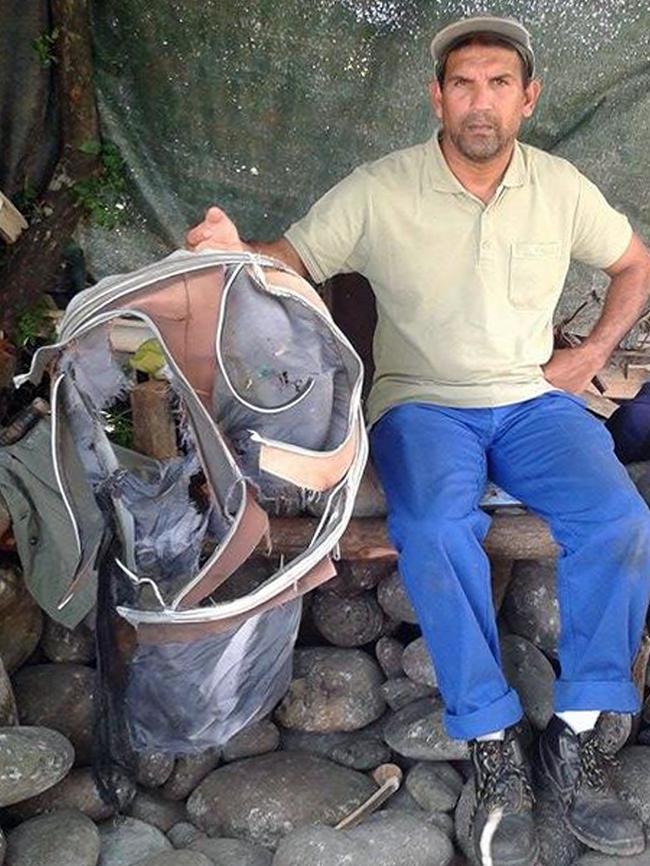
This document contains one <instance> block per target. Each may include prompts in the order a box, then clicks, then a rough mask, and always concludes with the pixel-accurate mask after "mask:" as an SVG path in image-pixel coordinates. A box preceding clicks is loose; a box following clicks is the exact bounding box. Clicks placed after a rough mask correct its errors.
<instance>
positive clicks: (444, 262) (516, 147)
mask: <svg viewBox="0 0 650 866" xmlns="http://www.w3.org/2000/svg"><path fill="white" fill-rule="evenodd" d="M432 54H433V58H434V61H435V70H436V76H435V80H434V81H433V82H432V84H431V100H432V104H433V108H434V111H435V114H436V116H437V117H438V119H439V120H440V121H441V126H442V129H441V132H440V134H439V136H436V137H434V138H433V139H432V140H431V141H428V142H426V143H424V144H422V145H417V146H415V147H411V148H408V149H406V150H402V151H398V152H396V153H393V154H390V155H388V156H387V157H385V158H383V159H380V160H378V161H377V162H374V163H370V164H366V165H362V166H361V167H359V168H357V169H356V170H355V171H354V172H352V174H351V175H350V176H349V177H347V178H345V179H344V180H342V181H341V182H340V183H339V184H337V185H336V186H335V187H334V188H333V189H332V190H330V191H329V192H328V193H327V194H326V195H325V196H323V197H322V198H321V199H320V200H319V201H317V202H316V204H315V205H314V206H313V207H312V209H311V210H310V212H309V213H308V214H307V216H305V217H304V218H303V219H302V220H300V221H299V222H297V223H295V224H294V225H293V226H292V227H291V228H290V229H289V230H288V231H287V233H286V234H285V236H284V238H282V239H279V240H277V241H275V242H273V243H270V244H261V243H251V244H250V245H249V248H251V249H254V250H259V251H262V252H265V253H269V254H271V255H274V256H277V257H278V258H280V259H282V260H283V261H285V262H286V263H287V264H289V265H291V266H292V267H293V268H295V270H297V271H298V272H299V273H301V274H303V275H305V276H310V277H312V278H313V279H314V280H315V281H316V282H322V281H323V280H324V279H326V278H328V277H330V276H332V275H333V274H335V273H341V272H346V271H358V272H360V273H362V274H364V275H365V276H366V277H367V278H368V279H369V281H370V283H371V285H372V287H373V290H374V292H375V295H376V298H377V308H378V325H377V332H376V335H375V343H374V357H375V364H376V374H375V380H374V383H373V389H372V392H371V395H370V397H369V400H368V416H369V422H370V424H371V425H372V426H371V444H372V451H373V458H374V462H375V465H376V467H377V470H378V472H379V475H380V477H381V480H382V482H383V485H384V488H385V491H386V496H387V501H388V507H389V518H388V526H389V532H390V535H391V538H392V540H393V542H394V544H395V545H396V547H397V550H398V552H399V567H400V571H401V574H402V577H403V579H404V582H405V586H406V589H407V592H408V594H409V596H410V598H411V600H412V602H413V605H414V607H415V610H416V612H417V615H418V618H419V621H420V624H421V626H422V631H423V634H424V637H425V640H426V642H427V646H428V648H429V651H430V653H431V656H432V658H433V661H434V664H435V668H436V672H437V675H438V681H439V685H440V691H441V693H442V696H443V698H444V701H445V705H446V717H445V722H446V726H447V730H448V732H449V734H450V735H451V736H453V737H459V738H462V739H467V740H470V742H471V748H472V756H473V760H474V765H475V770H476V784H477V808H476V813H475V816H474V821H473V838H474V845H475V849H476V855H477V858H478V859H479V860H480V862H482V863H484V864H491V866H514V864H518V866H523V864H534V863H535V862H536V859H537V842H536V839H535V834H534V829H533V824H532V819H531V805H532V793H531V788H530V779H529V772H528V767H527V764H526V760H525V757H524V754H523V751H522V749H521V746H520V744H519V742H518V740H517V737H516V734H515V733H514V731H513V726H514V725H516V723H517V722H518V721H519V720H520V719H521V717H522V709H521V705H520V702H519V699H518V697H517V695H516V693H515V692H514V691H513V690H512V689H511V688H509V686H508V684H507V683H506V681H505V679H504V676H503V673H502V670H501V664H500V656H499V643H498V635H497V629H496V624H495V617H494V610H493V606H492V600H491V593H490V579H489V565H488V560H487V558H486V556H485V553H484V551H483V548H482V546H481V542H482V541H483V539H484V537H485V534H486V532H487V529H488V525H489V518H488V517H487V515H486V514H485V513H484V512H483V511H481V510H480V509H479V507H478V503H479V501H480V498H481V495H482V493H483V490H484V486H485V481H486V478H487V476H488V474H489V475H490V477H491V478H492V479H493V480H494V481H495V482H496V483H498V484H499V485H500V486H502V487H503V488H504V489H505V490H507V491H508V492H509V493H510V494H512V495H514V496H516V497H518V498H519V499H521V500H522V501H523V502H525V503H526V504H527V505H528V506H529V507H530V508H531V509H532V510H533V511H535V512H537V513H539V514H540V515H542V516H543V517H544V518H545V520H547V522H548V523H549V525H550V528H551V530H552V532H553V535H554V537H555V539H556V540H557V542H558V544H559V545H560V547H561V551H562V553H561V556H560V558H559V561H558V595H559V601H560V611H561V620H562V633H561V638H560V647H559V656H560V663H561V675H560V677H559V679H558V681H557V683H556V690H555V706H556V715H555V716H554V717H553V719H552V721H551V722H550V724H549V726H548V728H547V730H546V731H544V732H543V733H542V734H541V736H540V739H539V743H538V749H537V755H536V767H537V770H538V772H539V779H540V781H541V782H543V783H544V784H545V785H547V786H548V787H549V789H550V790H551V791H552V792H553V793H554V795H555V797H556V799H557V801H558V803H559V805H560V807H561V809H562V811H563V814H564V817H565V820H566V823H567V825H568V826H569V828H570V829H571V830H572V832H573V833H574V834H575V835H576V836H577V837H578V838H579V839H580V840H581V841H582V842H584V843H585V844H587V845H588V846H591V847H592V848H595V849H597V850H600V851H604V852H607V853H611V854H620V855H629V854H633V853H636V852H638V851H640V850H642V849H643V847H644V844H645V840H644V835H643V830H642V827H641V825H640V823H639V822H638V821H637V820H636V819H635V818H634V816H633V815H632V813H631V812H630V811H629V810H628V808H627V807H626V806H624V805H623V803H621V801H620V800H619V799H618V798H617V797H616V795H615V794H614V792H613V790H612V789H611V787H610V785H609V781H608V776H607V773H606V767H605V766H604V763H605V756H604V754H603V750H602V748H601V747H600V746H601V742H600V739H599V737H598V728H597V720H598V717H599V713H600V712H602V711H612V712H620V713H631V712H635V711H636V710H637V709H638V696H637V693H636V690H635V688H634V685H633V683H632V681H631V676H630V669H631V664H632V660H633V658H634V655H635V653H636V650H637V648H638V645H639V641H640V637H641V632H642V628H643V623H644V618H645V614H646V609H647V605H648V598H649V594H650V514H649V512H648V509H647V508H646V506H645V504H644V502H643V501H642V500H641V498H640V497H639V496H638V494H637V492H636V490H635V488H634V487H633V485H632V484H631V482H630V481H629V479H628V476H627V474H626V473H625V471H624V470H623V468H622V467H621V465H620V464H619V463H618V462H617V460H616V459H615V457H614V455H613V452H612V443H611V438H610V436H609V434H608V433H607V431H606V430H605V429H604V427H603V426H602V425H601V424H600V423H599V422H598V421H596V420H595V419H594V418H592V416H590V415H589V414H588V412H586V411H585V408H584V403H583V401H582V400H581V399H580V398H579V397H577V396H576V394H578V393H580V392H581V391H582V390H583V389H584V388H585V386H586V385H587V384H588V383H589V381H590V380H591V379H592V377H593V376H594V375H595V374H596V372H597V371H598V370H599V369H601V368H602V367H603V365H604V364H605V362H606V361H607V358H608V356H609V355H610V353H611V352H612V350H613V349H614V348H615V347H616V346H617V344H618V343H619V341H620V340H621V338H622V337H623V335H624V334H625V333H626V332H627V331H628V330H629V328H630V327H631V326H632V325H633V324H634V322H635V320H636V319H637V317H638V316H639V314H640V312H641V310H642V308H643V307H644V305H645V303H646V301H647V298H648V293H649V292H650V256H649V254H648V251H647V250H646V249H645V247H644V246H643V244H642V242H641V240H640V239H639V238H638V237H637V236H636V235H634V234H633V233H632V230H631V228H630V226H629V223H628V221H627V219H626V218H625V217H624V216H623V215H622V214H620V213H618V212H616V211H615V210H614V209H613V208H611V207H610V206H609V205H608V204H607V202H606V201H605V199H604V198H603V196H602V195H601V193H600V192H599V191H598V189H597V188H596V187H595V186H594V185H593V184H592V183H590V181H588V180H587V179H586V178H585V177H583V176H582V175H581V174H580V173H579V172H578V171H577V170H576V169H575V168H574V167H573V166H572V165H570V164H569V163H568V162H566V161H565V160H562V159H559V158H557V157H553V156H551V155H549V154H546V153H544V152H543V151H540V150H537V149H536V148H532V147H529V146H525V145H522V144H520V143H519V142H518V141H517V134H518V131H519V128H520V126H521V123H522V121H523V120H524V119H525V118H528V117H530V116H531V115H532V114H533V111H534V109H535V105H536V103H537V100H538V98H539V94H540V89H541V85H540V83H539V81H537V80H536V79H535V78H534V56H533V51H532V48H531V44H530V39H529V35H528V33H527V31H526V30H525V29H524V27H523V26H522V25H520V24H519V23H518V22H516V21H512V20H511V19H503V18H494V17H485V16H483V17H475V18H470V19H465V20H463V21H460V22H457V23H455V24H452V25H451V26H449V27H446V28H445V29H444V30H442V31H441V32H440V33H438V34H437V35H436V37H435V38H434V40H433V43H432ZM187 242H188V245H189V246H190V248H191V249H195V250H201V249H203V248H206V247H210V246H215V245H217V246H233V245H234V246H238V245H241V241H240V240H239V237H238V235H237V231H236V229H235V227H234V225H233V224H232V223H231V222H230V221H229V220H228V218H227V217H226V216H225V215H224V214H223V213H222V212H221V211H219V210H218V209H216V208H212V209H210V210H209V211H208V212H207V214H206V218H205V220H204V222H202V223H201V224H200V225H198V226H196V227H195V228H194V229H192V230H191V231H190V232H189V233H188V236H187ZM572 258H573V259H577V260H580V261H583V262H586V263H587V264H589V265H591V266H594V267H597V268H602V269H603V270H604V271H605V272H606V273H607V274H608V275H609V276H610V277H611V283H610V286H609V290H608V294H607V299H606V303H605V306H604V309H603V312H602V315H601V317H600V319H599V321H598V322H597V324H596V325H595V327H594V329H593V330H592V332H591V334H590V335H589V337H588V338H587V339H586V340H585V341H584V342H583V343H582V344H581V345H580V346H579V347H577V348H570V349H560V350H555V351H553V342H552V316H553V310H554V308H555V306H556V304H557V301H558V299H559V296H560V293H561V290H562V286H563V283H564V279H565V277H566V272H567V268H568V265H569V261H570V259H572Z"/></svg>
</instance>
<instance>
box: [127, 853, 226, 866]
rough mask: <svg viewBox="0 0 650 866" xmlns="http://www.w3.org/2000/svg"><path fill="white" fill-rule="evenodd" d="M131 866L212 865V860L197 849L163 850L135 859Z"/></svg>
mask: <svg viewBox="0 0 650 866" xmlns="http://www.w3.org/2000/svg"><path fill="white" fill-rule="evenodd" d="M131 866H214V861H213V860H210V859H208V858H207V857H206V856H205V854H201V853H200V852H198V851H182V850H179V851H164V852H163V853H162V854H152V855H151V856H150V857H144V858H143V859H142V860H136V861H135V863H133V864H131Z"/></svg>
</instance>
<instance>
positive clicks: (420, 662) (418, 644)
mask: <svg viewBox="0 0 650 866" xmlns="http://www.w3.org/2000/svg"><path fill="white" fill-rule="evenodd" d="M402 667H403V668H404V673H405V674H406V676H407V677H408V678H409V679H411V680H413V682H414V683H419V684H420V685H424V686H431V687H435V686H437V685H438V679H437V677H436V672H435V670H434V667H433V662H432V661H431V656H430V655H429V650H428V649H427V646H426V644H425V642H424V638H423V637H419V638H417V640H414V641H412V642H411V643H410V644H407V646H406V647H405V648H404V654H403V655H402Z"/></svg>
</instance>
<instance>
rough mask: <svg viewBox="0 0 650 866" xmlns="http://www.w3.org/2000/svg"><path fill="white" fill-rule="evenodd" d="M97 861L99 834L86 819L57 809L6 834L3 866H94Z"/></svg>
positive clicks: (79, 813) (70, 811)
mask: <svg viewBox="0 0 650 866" xmlns="http://www.w3.org/2000/svg"><path fill="white" fill-rule="evenodd" d="M98 857H99V833H98V832H97V828H96V827H95V825H94V824H93V822H92V821H91V820H90V818H87V817H86V816H85V815H82V813H81V812H76V811H73V810H69V809H61V810H57V811H56V812H53V813H52V814H50V815H40V816H39V817H38V818H31V819H30V820H29V821H25V822H24V823H22V824H20V825H19V826H18V827H16V829H15V830H12V831H11V832H10V833H9V835H8V836H7V854H6V859H5V866H45V864H47V866H96V863H97V858H98Z"/></svg>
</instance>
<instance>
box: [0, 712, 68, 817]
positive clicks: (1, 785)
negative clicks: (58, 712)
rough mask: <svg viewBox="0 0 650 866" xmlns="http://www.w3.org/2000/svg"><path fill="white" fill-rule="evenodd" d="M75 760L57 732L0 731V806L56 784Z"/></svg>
mask: <svg viewBox="0 0 650 866" xmlns="http://www.w3.org/2000/svg"><path fill="white" fill-rule="evenodd" d="M73 761H74V749H73V748H72V745H71V743H70V741H69V740H67V739H66V738H65V737H64V736H62V735H61V734H60V733H59V732H58V731H52V730H49V729H47V728H29V727H23V726H15V727H9V728H0V806H9V805H10V804H12V803H19V802H20V801H21V800H26V799H27V798H28V797H33V796H34V795H35V794H40V793H41V791H45V790H47V789H48V788H51V787H52V786H53V785H56V783H57V782H59V781H60V780H61V779H62V778H63V777H64V776H65V775H66V773H67V772H68V770H69V769H70V767H71V766H72V763H73Z"/></svg>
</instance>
